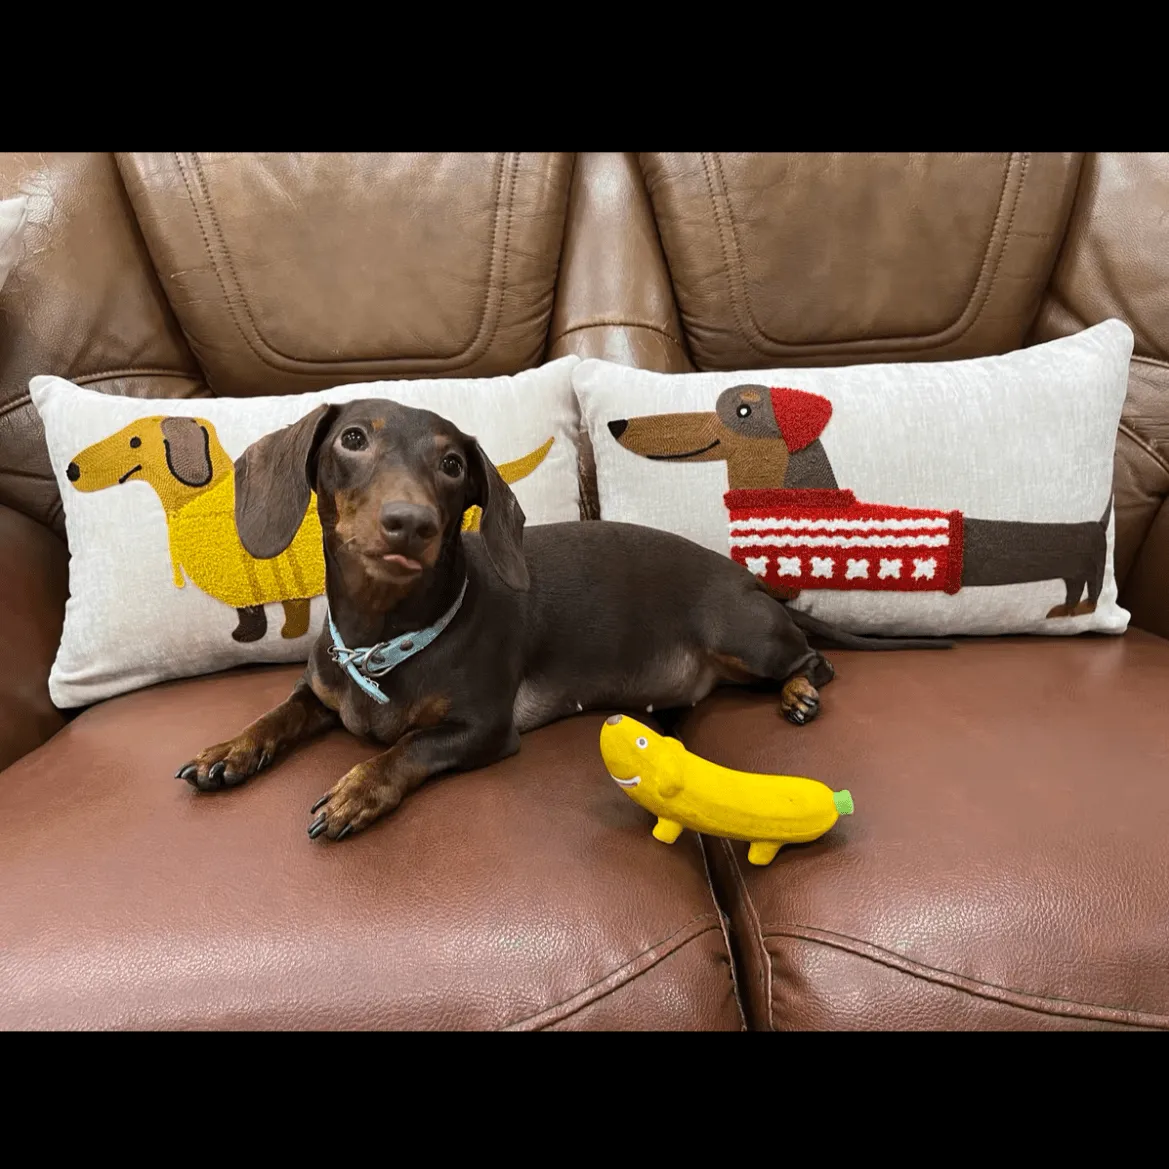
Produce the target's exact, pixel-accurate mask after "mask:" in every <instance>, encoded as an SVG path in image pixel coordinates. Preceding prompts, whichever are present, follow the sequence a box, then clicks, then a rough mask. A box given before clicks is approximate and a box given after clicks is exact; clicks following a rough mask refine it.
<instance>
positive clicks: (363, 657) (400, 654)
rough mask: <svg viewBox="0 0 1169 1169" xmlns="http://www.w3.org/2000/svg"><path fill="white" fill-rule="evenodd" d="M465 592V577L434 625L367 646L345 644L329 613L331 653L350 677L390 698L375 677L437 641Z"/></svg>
mask: <svg viewBox="0 0 1169 1169" xmlns="http://www.w3.org/2000/svg"><path fill="white" fill-rule="evenodd" d="M466 592H467V582H466V581H463V587H462V588H461V589H460V590H459V595H458V596H457V597H456V598H455V603H454V604H453V605H452V606H451V607H450V608H449V609H448V610H447V611H446V612H445V613H444V614H443V615H442V616H441V617H440V618H439V619H438V620H437V621H436V622H435V623H434V624H433V625H428V626H427V627H426V628H425V629H420V630H418V632H417V633H403V634H400V635H399V636H398V637H395V638H391V640H389V641H379V642H378V643H377V645H371V646H367V647H366V648H364V649H349V647H348V646H346V644H345V643H344V642H343V641H342V640H341V634H339V633H338V632H337V626H336V625H334V624H333V614H332V613H330V614H329V634H330V636H331V637H332V638H333V644H332V645H331V646H329V657H331V658H332V659H333V661H335V662H336V663H337V664H338V665H339V666H341V668H342V669H344V670H346V671H347V672H348V674H349V677H351V678H352V679H353V681H354V682H356V683H357V684H358V686H360V687H361V688H362V690H364V691H365V692H366V694H368V695H369V696H370V698H372V699H373V700H374V701H375V702H381V703H386V702H389V699H388V698H387V697H386V696H385V695H384V694H383V693H382V690H381V687H380V686H379V685H378V684H377V683H376V682H375V681H374V678H381V677H383V676H384V675H385V674H388V673H389V672H390V671H391V670H392V669H393V668H394V667H395V666H400V665H401V664H402V663H403V662H404V661H405V660H406V659H407V658H412V657H413V656H414V655H415V654H416V653H421V652H422V651H423V650H424V649H425V648H426V647H427V646H428V645H429V644H430V643H431V642H432V641H434V639H435V638H436V637H437V636H438V635H439V634H440V633H441V632H442V631H443V630H444V629H445V628H446V627H447V626H448V625H449V624H450V623H451V620H452V619H453V618H454V615H455V614H456V613H457V612H458V611H459V606H460V605H462V603H463V596H464V595H465V594H466Z"/></svg>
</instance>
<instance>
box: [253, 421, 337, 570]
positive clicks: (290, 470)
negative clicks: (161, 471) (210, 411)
mask: <svg viewBox="0 0 1169 1169" xmlns="http://www.w3.org/2000/svg"><path fill="white" fill-rule="evenodd" d="M337 413H338V407H336V406H318V407H317V408H316V409H315V410H313V411H312V412H311V413H309V414H306V415H305V416H304V417H303V418H302V419H301V420H300V421H299V422H294V423H293V424H292V425H291V426H286V427H284V429H283V430H276V431H273V433H272V434H266V435H264V437H263V438H261V439H258V440H257V441H256V442H254V443H252V445H251V446H250V447H248V449H247V450H246V451H244V453H243V454H242V455H240V457H239V458H238V459H237V460H236V464H235V526H236V530H237V531H238V532H239V538H240V543H241V544H243V546H244V547H245V548H246V549H247V550H248V552H249V553H250V554H251V555H252V556H254V557H255V558H256V559H257V560H270V559H271V558H272V557H273V556H279V555H280V553H281V552H283V551H284V549H285V548H287V547H288V545H289V544H291V543H292V541H293V539H294V538H295V536H296V533H297V531H298V530H299V529H300V525H301V522H302V521H303V520H304V513H305V512H306V511H307V510H308V505H309V499H310V498H311V492H312V491H313V489H314V488H315V486H316V479H317V451H318V449H319V448H320V445H321V442H322V440H323V439H324V437H325V434H326V433H327V432H328V429H329V427H330V426H331V425H332V424H333V420H334V419H335V418H336V417H337Z"/></svg>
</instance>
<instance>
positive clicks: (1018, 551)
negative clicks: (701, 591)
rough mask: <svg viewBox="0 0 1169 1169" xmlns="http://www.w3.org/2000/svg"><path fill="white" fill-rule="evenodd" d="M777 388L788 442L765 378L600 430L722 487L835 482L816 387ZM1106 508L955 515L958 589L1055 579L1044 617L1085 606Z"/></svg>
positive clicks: (1094, 589)
mask: <svg viewBox="0 0 1169 1169" xmlns="http://www.w3.org/2000/svg"><path fill="white" fill-rule="evenodd" d="M780 393H781V394H782V395H786V396H787V400H788V401H790V402H792V403H798V404H799V406H800V407H802V411H803V417H801V418H800V420H799V423H798V428H797V437H796V438H795V439H792V441H791V447H794V448H796V449H790V448H789V441H788V439H791V438H792V434H791V428H790V427H789V426H788V420H787V419H785V418H780V417H777V415H776V409H775V402H776V400H777V398H776V397H775V396H773V391H772V390H771V389H770V388H769V387H768V386H761V385H759V386H757V385H742V386H732V387H731V388H729V389H727V390H724V391H723V392H722V393H721V394H720V395H719V397H718V400H717V402H716V404H715V409H714V411H713V412H712V413H703V412H698V413H692V414H655V415H647V416H645V417H642V418H629V419H618V420H616V421H614V422H610V423H609V430H610V432H611V433H612V434H613V437H614V438H616V439H617V441H618V442H619V443H620V444H621V445H622V446H623V447H625V449H626V450H629V451H632V452H633V453H634V454H638V455H643V456H644V457H645V458H648V459H660V460H670V461H674V462H689V463H698V462H713V461H716V460H717V461H722V462H725V463H726V465H727V481H728V486H729V488H730V490H732V491H735V490H751V489H765V490H773V489H775V488H788V489H812V490H832V491H834V490H836V489H837V486H838V485H837V482H836V476H835V474H834V473H833V470H832V464H831V463H830V462H829V461H828V456H827V454H826V453H825V451H824V446H823V444H822V443H821V442H820V439H819V437H814V438H813V437H810V436H811V435H812V434H816V435H818V434H819V432H820V431H822V430H823V428H824V426H826V425H827V423H828V419H829V417H830V416H831V404H830V403H828V401H827V399H825V398H821V397H820V396H819V395H813V394H805V393H803V392H802V391H799V390H785V391H781V392H780ZM779 400H783V399H779ZM799 428H802V430H803V432H802V433H799V432H798V429H799ZM785 434H787V436H788V438H786V439H785ZM1111 514H1112V500H1111V498H1109V501H1108V505H1107V507H1106V508H1105V510H1104V514H1103V515H1102V516H1101V518H1100V519H1099V520H1098V521H1097V520H1089V521H1087V522H1083V523H1025V522H1015V521H1012V520H980V519H970V518H968V517H964V518H963V521H962V524H963V550H962V574H961V587H962V588H969V587H972V586H977V585H983V586H985V585H1008V584H1024V583H1028V582H1033V581H1046V580H1062V581H1063V582H1064V585H1065V588H1066V600H1065V602H1064V604H1062V605H1057V606H1055V608H1053V609H1052V610H1051V611H1050V612H1049V613H1048V614H1047V616H1048V617H1078V616H1080V615H1081V614H1084V613H1091V612H1093V611H1094V610H1095V608H1096V602H1097V600H1098V599H1099V597H1100V591H1101V589H1102V588H1103V585H1104V571H1105V566H1106V564H1107V559H1108V522H1109V519H1110V517H1111ZM775 591H776V592H778V593H779V594H780V595H781V596H784V597H785V599H789V600H790V599H791V597H792V596H794V595H796V593H795V592H794V591H793V590H788V591H786V592H784V591H782V590H779V589H777V590H775ZM1081 598H1083V599H1081Z"/></svg>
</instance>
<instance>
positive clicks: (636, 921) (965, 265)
mask: <svg viewBox="0 0 1169 1169" xmlns="http://www.w3.org/2000/svg"><path fill="white" fill-rule="evenodd" d="M18 190H19V191H25V192H27V193H28V194H30V195H31V196H32V206H31V215H32V219H33V230H32V232H31V234H30V236H29V237H28V239H27V241H26V255H25V257H24V259H23V261H22V262H21V264H20V266H19V267H18V268H17V270H16V272H15V273H14V275H13V276H12V277H11V279H10V281H9V283H8V284H7V285H6V286H5V288H4V290H3V292H2V293H0V558H2V563H3V566H4V567H3V571H2V572H0V655H2V658H3V662H4V668H3V670H2V671H0V767H3V768H4V771H3V773H2V774H0V1027H4V1028H9V1029H13V1028H82V1027H85V1028H373V1027H385V1028H496V1029H504V1028H511V1029H540V1028H560V1029H584V1028H593V1029H598V1028H691V1029H712V1030H713V1029H732V1030H733V1029H740V1028H743V1027H746V1028H749V1029H763V1030H766V1029H793V1028H804V1029H808V1028H880V1029H897V1028H1018V1029H1026V1028H1090V1027H1151V1028H1166V1027H1169V848H1167V847H1166V845H1167V843H1169V640H1166V638H1169V504H1167V503H1166V497H1167V496H1169V298H1167V297H1166V296H1165V294H1164V289H1165V282H1166V280H1167V279H1169V217H1166V215H1165V213H1164V208H1165V207H1166V206H1169V156H1166V155H1145V154H1087V155H1079V154H1013V155H962V154H948V155H936V154H935V155H915V156H889V155H856V154H849V155H831V156H829V155H789V154H768V155H742V154H740V155H697V154H695V155H677V154H647V155H640V156H639V155H627V154H583V155H579V156H575V157H574V156H573V155H571V154H545V155H539V154H522V155H499V156H488V155H430V156H405V155H327V156H251V155H193V154H186V155H181V154H180V155H170V154H118V155H115V154H0V197H5V196H7V195H9V194H13V193H15V192H16V191H18ZM1110 316H1118V317H1121V318H1123V319H1124V320H1126V321H1127V322H1128V323H1129V325H1131V326H1132V328H1133V331H1134V333H1135V336H1136V356H1135V357H1134V359H1133V363H1132V372H1131V378H1130V385H1129V395H1128V402H1127V405H1126V408H1125V412H1124V419H1123V422H1122V425H1121V427H1120V430H1119V433H1118V436H1117V453H1116V490H1117V505H1116V516H1117V545H1116V546H1117V576H1118V579H1119V582H1120V585H1121V602H1122V604H1124V605H1126V606H1127V607H1128V608H1129V609H1130V610H1131V612H1132V615H1133V627H1132V628H1131V629H1130V631H1129V632H1128V633H1127V634H1126V635H1125V636H1124V637H1123V638H1115V639H1110V638H1103V637H1083V638H1074V639H1072V638H1068V639H1060V638H1032V639H1026V638H1011V639H1001V640H994V641H985V642H981V641H970V642H963V643H962V644H961V645H960V646H959V647H958V648H957V649H955V650H954V651H952V652H950V653H945V654H929V653H893V654H856V653H834V654H833V655H832V657H833V660H834V662H835V663H836V665H837V670H838V677H837V680H836V681H835V682H834V683H833V685H832V686H831V688H830V689H829V691H828V692H827V694H826V698H825V712H824V715H823V716H822V717H821V719H820V720H819V721H818V722H816V723H815V724H813V725H812V726H810V727H807V728H804V729H800V730H797V729H795V728H793V727H791V726H789V725H787V724H786V723H784V722H783V721H782V720H781V719H779V718H777V717H776V712H775V704H774V699H771V698H768V697H766V696H761V695H751V694H746V693H741V692H734V691H726V692H721V693H719V694H717V695H715V696H712V697H711V698H710V699H709V700H707V701H706V702H704V703H702V704H700V706H699V707H698V708H697V709H696V710H694V711H693V712H691V713H689V714H688V715H687V716H686V718H685V719H684V720H683V721H682V722H681V724H680V725H679V727H678V733H679V734H680V735H681V737H682V738H683V739H684V740H685V741H686V743H687V744H688V745H689V746H690V747H691V748H692V749H693V750H695V751H697V752H699V753H701V754H704V755H707V756H709V757H711V758H714V759H717V760H718V761H720V762H722V763H725V764H728V765H730V766H738V767H747V768H762V769H767V768H770V769H772V770H774V769H775V761H776V760H777V759H782V760H783V761H784V769H785V770H788V771H794V772H797V773H803V774H810V775H816V776H820V777H825V778H830V779H831V782H832V784H833V786H835V787H849V788H850V789H851V790H852V791H853V792H854V794H855V795H856V797H857V814H856V815H855V816H854V817H852V818H851V819H850V820H849V821H848V824H847V832H845V831H838V832H835V833H832V834H829V836H827V837H825V838H824V839H822V840H821V841H819V842H817V843H816V844H814V845H810V846H806V847H804V848H800V849H795V850H793V851H792V853H791V855H786V854H781V858H780V860H779V861H778V862H777V863H775V864H773V865H772V866H771V867H769V868H766V869H754V868H751V867H750V866H747V865H746V864H745V860H744V856H743V854H742V850H741V849H740V848H738V847H737V846H729V845H727V844H725V843H723V842H719V841H714V840H699V839H696V838H695V837H694V836H693V835H692V834H686V835H685V836H683V838H682V839H681V840H680V841H679V842H678V843H677V844H676V845H675V846H674V847H672V848H665V847H663V846H662V845H660V844H658V843H657V842H656V841H654V840H653V839H652V838H651V837H650V835H649V832H648V827H647V824H646V821H645V818H644V814H643V813H642V812H640V810H639V809H637V808H636V807H635V806H634V805H633V804H632V803H631V802H630V801H629V800H627V799H625V798H624V797H623V796H622V795H621V793H620V792H619V791H617V790H615V789H614V787H613V785H612V784H610V783H608V782H607V781H606V779H605V777H604V775H603V773H602V772H601V771H600V765H599V760H598V754H597V727H598V717H597V715H596V714H586V715H583V716H580V717H578V718H575V719H569V720H567V721H565V722H562V723H559V724H556V725H554V726H551V727H548V728H546V729H544V730H541V731H538V732H536V733H534V734H532V735H529V736H527V737H526V738H525V741H524V744H523V748H522V750H521V752H520V754H519V755H518V756H516V757H514V758H512V759H510V760H508V761H506V762H504V763H501V764H499V765H496V766H494V767H491V768H488V769H486V770H484V771H481V772H478V773H475V774H473V775H468V776H461V777H453V778H451V779H449V780H443V781H440V782H437V783H433V784H430V785H428V786H426V787H424V788H423V789H421V790H420V791H419V792H418V793H417V794H416V795H415V796H413V797H412V798H411V799H410V800H408V801H407V802H406V803H405V804H404V805H403V807H402V808H401V809H400V810H399V812H398V813H397V814H396V815H395V816H393V817H392V818H391V819H389V820H387V821H385V822H384V823H383V824H381V825H380V826H379V827H377V828H375V829H373V830H371V831H369V832H367V833H365V834H363V835H362V836H360V837H358V838H355V839H354V840H352V841H348V842H346V843H345V844H344V845H341V846H322V845H321V844H320V843H319V842H317V843H313V842H310V841H309V840H308V839H307V837H306V835H305V831H304V829H305V815H304V813H305V812H306V810H307V808H308V807H309V805H310V804H311V803H312V801H313V799H315V798H316V796H317V795H318V794H319V792H320V790H321V788H322V777H324V776H329V777H335V776H337V775H340V774H342V773H343V772H344V771H345V770H346V769H347V768H348V767H350V766H351V765H352V764H353V763H355V762H356V761H357V760H358V759H360V758H362V757H363V756H364V755H367V754H368V748H367V747H364V746H363V745H361V744H360V743H358V742H356V741H355V740H353V739H351V738H350V737H349V736H348V735H346V734H344V733H341V732H338V733H335V734H332V735H331V736H329V737H328V738H326V739H324V740H323V741H320V742H318V743H316V744H315V745H313V746H311V747H308V748H305V749H301V750H299V751H297V752H296V753H295V754H294V755H292V756H290V757H289V758H288V759H287V760H285V761H284V762H282V763H281V764H279V765H278V766H277V767H276V768H274V769H273V771H272V772H271V773H270V774H268V775H266V776H265V777H263V778H261V779H258V780H256V781H253V782H252V783H250V784H249V785H246V786H245V787H244V788H242V789H239V790H237V791H233V792H231V793H230V794H227V795H224V796H222V797H202V796H198V795H196V794H194V793H192V791H191V790H190V789H189V788H188V787H187V785H186V784H183V783H180V782H176V781H175V780H174V779H173V778H172V776H173V772H174V769H175V767H176V765H177V763H179V762H181V761H182V760H184V759H186V758H188V757H189V756H191V755H192V754H193V753H194V752H195V751H196V750H198V749H199V748H201V747H203V746H205V745H206V744H207V743H210V742H215V741H217V740H219V739H222V738H224V737H226V736H227V735H228V734H229V733H230V732H233V731H234V730H236V729H237V728H238V727H239V726H240V725H241V724H242V723H244V722H246V721H247V720H249V719H251V718H252V717H254V716H256V715H258V714H259V713H260V712H262V711H263V710H265V709H266V708H268V707H269V706H271V705H272V704H274V703H275V702H276V701H278V700H279V699H280V698H281V697H282V696H283V695H284V694H285V692H286V691H287V690H288V688H289V687H290V685H291V684H292V681H293V679H294V678H295V677H296V675H297V673H298V670H297V669H296V668H294V667H271V668H258V669H250V670H238V671H233V672H231V673H227V674H223V675H219V676H212V677H203V678H195V679H190V680H187V681H182V682H175V683H171V684H167V685H162V686H157V687H154V688H151V689H148V690H144V691H140V692H138V693H134V694H129V695H126V696H124V697H121V698H117V699H113V700H111V701H107V702H104V703H101V704H100V705H98V706H95V707H92V708H90V709H87V710H84V711H81V712H69V713H62V712H59V711H57V710H55V709H54V708H53V706H52V704H51V702H50V700H49V695H48V691H47V687H46V678H47V675H48V671H49V667H50V664H51V662H52V659H53V655H54V653H55V650H56V645H57V639H58V637H59V634H60V630H61V623H62V616H63V611H64V605H65V599H66V596H67V588H68V553H67V550H66V546H65V543H64V539H63V537H64V525H63V519H62V510H61V502H60V499H59V497H58V493H57V490H56V486H55V484H54V481H53V479H52V476H51V474H50V471H49V466H48V461H47V456H46V453H45V449H44V444H43V437H42V434H41V431H40V428H39V423H38V420H37V417H36V414H35V412H34V411H33V409H32V407H31V405H30V404H29V398H28V390H27V385H28V380H29V378H30V377H31V376H33V375H35V374H39V373H56V374H60V375H62V376H65V377H68V378H71V379H73V380H74V381H77V382H80V383H82V384H85V385H90V386H95V387H99V388H101V389H102V390H105V391H107V392H109V393H116V394H132V395H136V396H141V397H199V396H208V395H212V394H222V395H249V394H275V393H295V392H298V391H305V390H311V389H318V388H322V387H325V386H330V385H335V384H339V383H343V382H349V381H357V380H363V379H373V378H384V377H399V376H400V377H418V376H426V375H431V374H442V375H447V376H450V375H463V376H467V377H475V376H483V375H491V374H498V373H506V372H513V371H517V370H520V369H523V368H525V367H528V366H531V365H534V364H537V363H539V362H540V361H542V360H544V359H545V358H549V357H556V356H560V355H563V354H566V353H580V354H583V355H586V356H600V357H606V358H609V359H611V360H615V361H621V362H627V363H632V364H636V365H641V366H646V367H649V368H654V369H662V370H674V371H678V370H688V369H736V368H751V367H774V366H777V365H792V366H799V365H810V364H842V363H851V362H866V361H888V360H922V361H928V360H936V359H939V358H956V357H974V356H979V355H983V354H992V353H1001V352H1004V351H1007V350H1010V349H1013V348H1017V347H1019V346H1023V345H1027V344H1030V343H1034V342H1036V341H1041V340H1046V339H1049V338H1052V337H1055V336H1058V335H1062V334H1066V333H1070V332H1073V331H1076V330H1078V329H1080V328H1082V327H1084V326H1086V325H1089V324H1092V323H1094V322H1097V321H1100V320H1102V319H1105V318H1107V317H1110ZM582 470H583V472H584V478H585V481H586V484H587V483H588V482H589V466H588V457H587V454H586V456H585V457H584V458H583V459H582ZM585 510H586V511H587V512H589V513H590V514H592V513H593V512H594V511H595V509H594V508H593V506H592V505H591V504H590V503H588V502H586V507H585Z"/></svg>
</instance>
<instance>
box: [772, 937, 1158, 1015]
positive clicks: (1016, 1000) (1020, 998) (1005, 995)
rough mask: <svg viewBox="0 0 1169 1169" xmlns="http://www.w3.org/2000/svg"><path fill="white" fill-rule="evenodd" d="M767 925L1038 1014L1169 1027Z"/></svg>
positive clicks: (859, 944) (849, 940)
mask: <svg viewBox="0 0 1169 1169" xmlns="http://www.w3.org/2000/svg"><path fill="white" fill-rule="evenodd" d="M764 928H765V929H766V931H767V936H768V938H769V939H771V938H795V939H797V940H799V941H804V942H815V943H817V944H819V945H824V946H829V947H831V948H832V949H836V950H843V951H844V952H846V953H849V954H854V955H855V956H856V957H858V958H866V959H868V960H869V961H871V962H876V963H878V964H879V965H881V966H888V967H889V968H890V969H892V970H897V971H900V972H901V973H902V974H908V975H910V976H911V977H914V978H920V979H922V980H923V981H926V982H935V983H938V984H939V985H941V986H947V987H949V988H950V989H952V990H960V991H965V992H966V993H967V994H971V995H975V996H977V997H978V998H985V999H990V1000H992V1001H994V1002H1000V1003H1004V1004H1006V1005H1007V1006H1012V1007H1019V1008H1020V1009H1022V1010H1026V1011H1034V1012H1036V1013H1038V1014H1047V1015H1059V1016H1067V1017H1071V1018H1084V1019H1091V1020H1095V1021H1101V1022H1111V1023H1128V1024H1130V1025H1133V1026H1141V1027H1157V1028H1163V1029H1169V1015H1158V1014H1154V1013H1152V1012H1149V1011H1140V1010H1136V1009H1134V1008H1130V1007H1108V1006H1102V1005H1100V1004H1098V1003H1084V1002H1080V1001H1079V1000H1077V999H1062V998H1058V997H1056V996H1053V995H1040V994H1035V993H1033V992H1031V991H1025V990H1015V989H1013V988H1011V987H1005V986H998V985H997V984H996V983H993V982H983V981H981V980H980V979H976V978H970V977H968V976H966V975H964V974H956V973H955V972H954V971H952V970H942V969H941V968H939V967H936V966H927V965H925V964H924V963H922V962H915V961H914V960H913V959H912V958H906V957H904V956H903V955H901V954H895V953H894V952H893V951H891V950H886V949H884V948H883V947H881V946H875V945H873V943H871V942H863V941H861V940H860V939H859V938H853V937H849V936H848V935H847V934H838V933H835V932H833V931H831V930H822V929H817V928H815V927H814V926H800V925H787V926H766V927H764Z"/></svg>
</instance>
